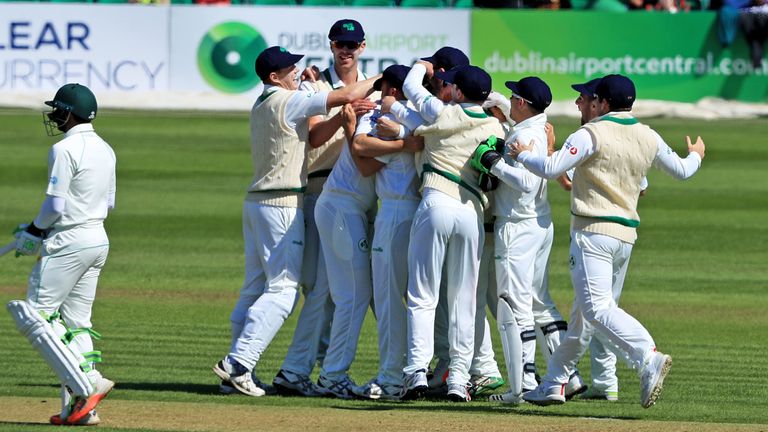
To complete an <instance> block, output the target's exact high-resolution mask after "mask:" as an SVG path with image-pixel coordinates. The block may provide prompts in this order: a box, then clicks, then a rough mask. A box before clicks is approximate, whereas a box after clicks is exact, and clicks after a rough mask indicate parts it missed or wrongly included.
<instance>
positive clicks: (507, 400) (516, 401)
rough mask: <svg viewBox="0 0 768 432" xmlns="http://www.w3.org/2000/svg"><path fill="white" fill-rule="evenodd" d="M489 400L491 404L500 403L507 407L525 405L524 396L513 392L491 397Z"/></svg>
mask: <svg viewBox="0 0 768 432" xmlns="http://www.w3.org/2000/svg"><path fill="white" fill-rule="evenodd" d="M488 400H489V401H491V402H499V403H503V404H507V405H520V404H522V403H525V400H524V399H523V395H522V394H515V393H512V391H511V390H510V391H508V392H506V393H501V394H494V395H491V396H489V397H488Z"/></svg>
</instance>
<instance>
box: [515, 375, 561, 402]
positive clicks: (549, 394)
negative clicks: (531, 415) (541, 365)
mask: <svg viewBox="0 0 768 432" xmlns="http://www.w3.org/2000/svg"><path fill="white" fill-rule="evenodd" d="M523 399H524V400H525V401H527V402H530V403H532V404H534V405H541V406H547V405H562V404H564V403H565V384H558V383H554V382H551V381H544V382H542V383H541V384H539V386H538V387H536V388H535V389H533V390H531V391H529V392H527V393H524V394H523Z"/></svg>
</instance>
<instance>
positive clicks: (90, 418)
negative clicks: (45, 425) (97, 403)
mask: <svg viewBox="0 0 768 432" xmlns="http://www.w3.org/2000/svg"><path fill="white" fill-rule="evenodd" d="M50 422H51V424H52V425H54V426H96V425H97V424H99V423H101V419H100V418H99V415H98V414H96V411H95V410H94V411H91V412H89V413H88V415H86V416H85V417H83V418H81V419H80V421H78V422H77V423H71V422H69V421H68V419H67V420H62V419H61V414H54V415H52V416H51V418H50Z"/></svg>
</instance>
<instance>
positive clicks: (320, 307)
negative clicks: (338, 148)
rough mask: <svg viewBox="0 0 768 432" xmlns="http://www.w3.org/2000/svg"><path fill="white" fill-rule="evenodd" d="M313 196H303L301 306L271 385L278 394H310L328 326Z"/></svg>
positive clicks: (325, 282) (329, 306) (329, 305)
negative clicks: (289, 341)
mask: <svg viewBox="0 0 768 432" xmlns="http://www.w3.org/2000/svg"><path fill="white" fill-rule="evenodd" d="M316 201H317V195H316V194H312V195H305V197H304V217H305V221H306V230H305V232H304V259H303V267H302V276H301V277H302V287H303V291H304V305H303V307H302V309H301V313H300V314H299V318H298V320H297V322H296V329H295V330H294V332H293V339H292V340H291V345H290V346H289V347H288V353H287V354H286V355H285V359H284V360H283V364H282V366H281V367H280V370H279V371H278V372H277V375H276V376H275V379H274V381H273V384H274V386H275V388H276V389H277V391H278V392H279V393H285V394H298V395H302V396H314V395H315V394H316V392H315V389H314V384H313V383H312V381H311V380H310V378H309V376H310V374H311V373H312V369H313V368H314V366H315V363H316V362H317V358H318V350H319V348H320V339H321V338H322V336H323V334H324V332H325V330H327V329H329V328H330V324H331V317H332V315H333V302H332V301H331V297H330V292H329V288H328V278H327V273H326V269H325V260H324V259H323V256H322V248H321V247H320V237H319V234H318V232H317V224H316V223H315V215H314V210H315V203H316Z"/></svg>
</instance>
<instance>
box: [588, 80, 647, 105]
mask: <svg viewBox="0 0 768 432" xmlns="http://www.w3.org/2000/svg"><path fill="white" fill-rule="evenodd" d="M595 94H597V97H599V98H600V99H605V100H607V101H608V105H609V106H610V107H611V109H626V108H632V104H633V103H635V98H636V96H637V94H636V93H635V83H633V82H632V80H631V79H629V78H627V77H625V76H624V75H606V76H604V77H603V78H602V79H601V80H600V83H599V84H598V85H597V88H596V89H595Z"/></svg>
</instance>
